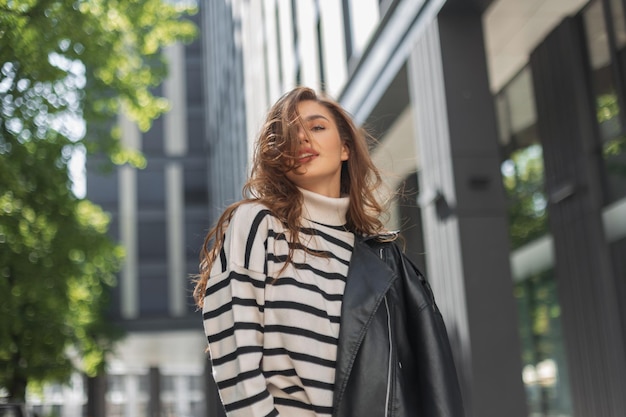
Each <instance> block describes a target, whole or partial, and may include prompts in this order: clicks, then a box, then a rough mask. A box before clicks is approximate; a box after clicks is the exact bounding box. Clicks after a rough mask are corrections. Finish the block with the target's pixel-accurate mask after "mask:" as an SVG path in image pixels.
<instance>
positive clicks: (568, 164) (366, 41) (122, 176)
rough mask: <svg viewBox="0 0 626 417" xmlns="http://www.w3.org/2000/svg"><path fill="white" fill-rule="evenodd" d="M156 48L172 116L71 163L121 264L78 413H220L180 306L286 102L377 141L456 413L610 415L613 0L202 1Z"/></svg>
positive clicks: (615, 350)
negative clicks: (113, 333)
mask: <svg viewBox="0 0 626 417" xmlns="http://www.w3.org/2000/svg"><path fill="white" fill-rule="evenodd" d="M199 5H200V13H199V14H198V15H197V16H196V17H195V19H197V23H198V25H199V26H200V29H201V33H202V35H201V38H200V39H198V40H197V41H196V42H194V43H193V44H191V45H186V46H183V45H177V46H174V47H171V48H169V49H168V50H167V51H166V54H167V56H168V59H169V61H170V76H169V78H168V80H167V81H166V82H165V83H164V84H163V85H162V86H161V87H159V89H158V91H157V92H159V93H163V94H164V95H165V96H166V97H167V98H168V99H169V100H170V102H171V103H172V111H170V112H169V113H167V114H166V115H164V116H163V117H162V118H160V119H159V120H157V121H156V122H155V124H154V126H153V127H152V129H151V130H150V131H149V132H147V133H144V134H142V133H140V132H139V131H138V130H137V129H136V127H135V126H133V125H132V124H130V123H128V122H127V121H126V120H124V118H123V117H122V118H121V119H120V126H121V127H122V132H123V140H124V142H125V144H127V145H128V146H131V147H135V148H137V149H140V150H141V151H142V152H143V153H144V154H145V156H146V159H147V162H148V163H147V166H146V168H145V169H142V170H139V169H135V168H131V167H127V166H124V167H119V168H117V169H116V170H115V171H114V172H113V173H111V174H107V175H105V174H103V173H101V172H99V171H98V170H97V169H96V168H97V166H98V161H97V160H90V161H88V176H87V196H88V197H89V198H90V199H92V200H93V201H95V202H97V203H98V204H100V205H102V206H103V207H104V208H105V209H106V210H107V211H108V212H110V213H111V214H112V218H113V223H112V231H113V235H114V237H115V238H117V239H119V241H120V242H121V243H122V244H123V245H124V246H125V248H126V253H127V258H126V259H127V261H126V263H125V266H124V269H123V271H122V272H121V274H120V278H119V286H118V288H117V290H116V293H115V297H114V303H113V306H112V315H113V317H114V319H115V320H116V321H117V322H119V323H120V324H121V325H122V326H123V327H124V328H125V329H127V332H128V335H127V337H126V339H125V340H124V341H123V342H121V343H120V345H119V349H118V351H117V353H116V354H115V355H114V357H112V358H111V361H110V367H109V370H108V375H107V376H106V377H105V378H102V379H99V380H96V381H90V384H89V393H90V396H89V398H90V415H93V416H103V415H107V416H128V417H134V416H147V415H149V416H156V415H171V416H205V415H208V416H219V415H222V413H223V412H222V411H221V409H220V406H219V402H218V398H217V396H216V393H215V390H214V387H213V386H212V385H211V378H210V370H209V368H208V366H207V365H208V362H207V357H206V355H205V353H204V349H205V347H206V341H205V339H204V335H203V333H202V330H201V327H200V326H201V322H200V316H199V313H198V312H197V311H196V309H195V307H194V306H193V304H192V300H191V288H192V286H191V284H190V275H191V274H194V273H195V272H196V271H197V259H198V250H199V248H200V246H201V245H202V240H203V237H204V233H205V232H206V231H207V229H208V228H209V227H210V225H211V224H212V223H213V222H214V221H215V218H216V216H217V214H218V213H219V212H220V211H221V210H222V209H223V208H224V207H225V205H226V204H228V203H229V202H232V201H234V200H236V199H238V198H239V196H240V190H241V186H242V184H243V181H244V180H245V176H246V170H247V161H248V157H249V156H248V155H250V152H249V149H250V146H251V142H252V140H253V139H254V136H255V135H256V132H257V131H258V129H259V128H260V124H261V120H262V118H263V116H264V113H265V111H266V110H267V108H268V107H269V106H270V105H271V103H273V102H274V101H275V100H276V99H277V98H278V97H279V96H280V95H281V94H282V93H284V92H285V91H287V90H289V89H290V88H292V87H293V86H295V85H299V84H303V85H308V86H311V87H314V88H316V89H318V90H321V91H325V92H327V93H329V94H330V95H331V96H333V97H335V98H336V99H337V100H339V101H340V102H341V104H342V105H343V106H345V107H346V108H347V109H348V110H349V111H350V112H351V113H352V114H353V115H354V117H355V119H356V121H357V122H358V123H359V124H361V125H363V126H364V127H366V128H367V129H369V130H370V131H371V132H372V133H373V134H374V135H375V136H376V137H377V138H378V139H379V140H378V143H376V144H372V152H373V154H374V156H375V159H376V160H377V162H378V163H379V165H380V166H381V167H382V168H383V169H384V170H385V172H386V175H385V177H386V178H387V180H388V183H387V185H388V188H389V190H391V193H393V192H398V193H399V197H398V198H397V199H396V200H395V203H394V204H393V206H392V211H391V216H390V218H389V219H388V225H389V227H390V228H394V229H400V230H401V231H402V234H403V237H404V240H405V242H406V248H407V252H408V253H409V254H410V256H411V257H413V258H414V259H415V260H416V262H417V263H418V264H420V265H422V266H423V268H424V270H425V271H426V273H427V276H428V278H429V280H430V281H431V284H432V286H433V289H434V292H435V295H436V297H437V300H438V304H439V306H440V308H441V310H442V312H443V314H444V318H445V320H446V323H447V326H448V332H449V335H450V339H451V341H452V344H453V350H454V355H455V359H456V362H457V367H458V372H459V376H460V379H461V382H462V391H463V396H464V401H465V402H466V409H467V415H468V417H471V416H476V417H479V416H480V417H484V416H487V417H488V416H498V417H499V416H503V415H506V416H513V417H516V416H520V417H521V416H559V417H561V416H563V417H565V416H567V417H571V416H576V417H587V416H594V417H608V416H618V415H623V411H624V410H626V404H625V402H626V396H624V395H623V394H624V392H626V353H625V352H626V340H625V339H626V307H624V303H621V301H622V300H624V299H626V168H625V164H626V156H625V149H626V143H625V136H624V133H625V127H626V120H625V116H624V114H625V112H624V110H623V106H625V105H626V87H625V86H626V80H625V77H626V67H625V66H626V59H625V56H626V54H625V52H624V51H625V46H626V18H625V13H624V10H625V8H626V5H625V2H624V0H590V1H589V0H464V1H462V0H447V1H446V0H380V1H377V0H298V1H296V0H258V1H257V0H252V1H245V0H211V1H207V2H199Z"/></svg>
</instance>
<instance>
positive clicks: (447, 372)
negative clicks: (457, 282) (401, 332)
mask: <svg viewBox="0 0 626 417" xmlns="http://www.w3.org/2000/svg"><path fill="white" fill-rule="evenodd" d="M390 246H391V248H390V249H391V250H393V252H394V253H393V254H392V255H390V256H389V257H390V258H392V259H393V262H394V263H397V267H398V268H399V278H401V281H402V287H403V288H402V290H403V293H404V309H405V314H406V323H407V329H406V331H407V335H408V339H409V343H410V345H411V351H412V352H413V354H414V357H415V363H416V364H417V369H416V372H417V375H418V378H417V380H418V385H419V388H418V390H419V393H420V394H419V395H420V396H421V397H422V398H423V400H422V401H421V407H420V408H422V410H421V411H422V413H420V414H419V415H423V416H429V417H444V416H445V417H457V416H458V417H460V416H463V414H464V412H463V402H462V398H461V392H460V388H459V383H458V378H457V373H456V367H455V365H454V359H453V356H452V351H451V348H450V343H449V340H448V333H447V331H446V327H445V324H444V321H443V318H442V316H441V313H440V311H439V309H438V308H437V304H436V303H435V298H434V295H433V292H432V290H431V288H430V285H429V284H428V281H426V279H425V278H424V276H423V275H422V273H421V272H420V271H419V269H417V267H415V265H413V264H412V263H411V261H410V260H409V259H408V258H407V257H406V256H405V255H404V254H403V253H401V251H400V248H399V247H398V246H397V245H396V244H393V245H390Z"/></svg>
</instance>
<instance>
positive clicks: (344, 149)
mask: <svg viewBox="0 0 626 417" xmlns="http://www.w3.org/2000/svg"><path fill="white" fill-rule="evenodd" d="M349 158H350V149H348V145H346V142H343V143H342V144H341V160H342V161H347V160H348V159H349Z"/></svg>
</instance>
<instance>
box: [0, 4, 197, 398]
mask: <svg viewBox="0 0 626 417" xmlns="http://www.w3.org/2000/svg"><path fill="white" fill-rule="evenodd" d="M188 4H189V2H184V3H183V2H175V1H165V0H117V1H114V0H75V1H71V0H67V1H66V0H0V388H3V389H4V390H6V391H7V392H8V393H9V396H11V397H13V398H15V399H18V400H23V399H24V395H25V390H26V385H27V384H28V383H42V382H46V381H55V382H64V381H67V380H68V378H69V376H70V375H71V373H72V372H74V371H75V370H81V371H83V372H85V373H87V374H88V375H95V374H96V373H97V372H98V371H99V370H101V369H102V367H103V364H104V357H105V355H106V353H107V352H109V351H110V349H111V348H112V346H113V343H114V341H115V340H116V339H117V338H118V337H119V336H120V334H119V332H118V331H117V330H115V329H114V328H112V327H111V326H110V325H109V324H107V322H106V321H105V320H104V312H105V309H106V306H107V300H108V297H107V295H108V292H109V289H110V288H111V287H112V286H113V285H115V274H116V272H117V271H118V270H119V267H120V264H121V260H122V258H123V250H122V248H121V247H119V246H118V245H116V244H115V243H114V242H112V241H111V240H110V239H109V238H108V237H107V228H108V223H109V218H108V215H107V214H106V213H104V212H103V211H102V209H101V208H100V207H98V206H96V205H94V204H93V203H91V202H89V201H87V200H85V199H82V198H79V197H77V196H76V195H74V193H73V192H72V188H71V187H72V181H71V179H70V172H69V169H68V163H69V161H70V158H71V157H72V155H73V154H74V153H75V152H76V151H78V150H83V151H86V152H87V155H90V154H93V153H95V152H97V153H99V154H102V155H106V156H107V157H108V160H110V161H111V163H116V164H124V163H131V164H133V165H135V166H142V165H144V164H145V160H144V159H143V157H142V155H140V154H138V153H137V152H134V151H130V150H128V149H124V148H123V147H122V146H121V145H120V141H119V131H118V130H116V129H115V128H114V122H115V120H116V117H117V115H118V114H119V113H121V112H123V113H124V114H125V115H126V116H127V117H129V118H130V119H131V120H133V121H134V122H136V123H137V125H138V126H139V127H140V128H141V129H142V130H147V129H148V128H149V127H150V124H151V122H152V120H154V119H155V118H157V117H158V116H159V115H161V114H162V113H163V112H165V111H166V110H167V109H168V104H167V102H166V101H165V100H164V99H163V98H161V97H155V96H154V95H153V94H152V93H151V91H152V89H153V88H154V87H155V86H157V85H159V84H160V83H161V82H162V80H163V79H164V77H165V75H166V70H167V67H166V65H165V61H164V58H163V57H162V55H161V51H162V48H163V47H164V46H166V45H168V44H172V43H174V42H176V41H190V40H192V39H193V37H194V36H195V35H196V28H195V26H194V25H193V24H192V23H191V22H190V21H188V20H185V19H184V16H185V15H187V14H189V13H194V12H195V10H194V9H192V8H190V7H189V6H188Z"/></svg>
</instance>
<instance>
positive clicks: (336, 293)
mask: <svg viewBox="0 0 626 417" xmlns="http://www.w3.org/2000/svg"><path fill="white" fill-rule="evenodd" d="M301 191H302V193H303V195H304V205H303V228H302V230H301V231H300V244H301V245H299V246H297V247H295V250H294V254H293V261H292V262H291V263H290V264H289V265H288V266H287V267H286V269H284V270H283V271H282V272H281V273H280V276H278V273H279V272H280V270H281V268H283V266H284V261H285V258H286V255H287V253H288V251H289V244H288V238H287V236H288V235H287V232H286V230H285V228H284V226H283V224H282V223H281V222H280V221H279V220H278V219H277V218H276V217H274V216H273V215H272V214H271V213H270V212H269V210H267V208H266V207H265V206H263V205H261V204H258V203H247V204H244V205H242V206H240V207H238V208H237V210H236V211H235V213H234V215H233V218H232V220H231V222H230V224H229V226H228V228H227V230H226V235H225V241H224V246H223V248H222V250H221V252H220V256H219V257H218V259H216V261H215V263H214V264H213V266H212V269H211V276H210V278H209V281H208V285H207V290H206V294H205V299H204V308H203V320H204V329H205V333H206V335H207V338H208V341H209V349H210V353H211V358H212V365H213V375H214V377H215V380H216V382H217V386H218V389H219V392H220V396H221V399H222V403H223V404H224V407H225V409H226V412H227V415H228V416H229V417H243V416H245V417H256V416H278V415H280V416H283V417H285V416H298V417H305V416H330V415H331V413H332V406H333V388H334V380H335V363H336V357H337V341H338V337H339V318H340V314H341V302H342V298H343V291H344V288H345V280H346V276H347V273H348V266H349V264H350V257H351V254H352V248H353V244H354V235H353V234H352V233H351V232H348V231H346V230H345V228H344V227H343V226H344V225H345V222H346V217H345V215H346V212H347V208H348V203H349V201H348V198H347V197H345V198H329V197H325V196H321V195H319V194H315V193H312V192H309V191H306V190H301ZM304 247H306V248H308V249H310V250H313V251H320V252H322V253H323V255H324V256H315V255H312V254H310V253H309V254H308V253H306V251H305V250H304V249H303V248H304Z"/></svg>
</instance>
